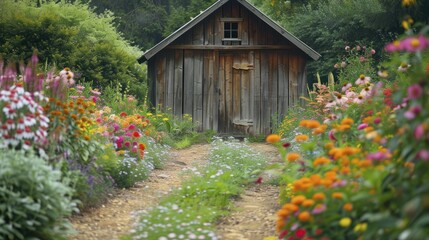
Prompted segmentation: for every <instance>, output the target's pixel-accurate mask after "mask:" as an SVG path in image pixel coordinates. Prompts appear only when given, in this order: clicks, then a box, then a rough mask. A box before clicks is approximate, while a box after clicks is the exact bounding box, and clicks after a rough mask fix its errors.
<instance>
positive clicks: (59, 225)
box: [0, 150, 76, 239]
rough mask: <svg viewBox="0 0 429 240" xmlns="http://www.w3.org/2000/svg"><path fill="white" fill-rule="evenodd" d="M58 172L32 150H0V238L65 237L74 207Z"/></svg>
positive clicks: (65, 182) (67, 187) (65, 184)
mask: <svg viewBox="0 0 429 240" xmlns="http://www.w3.org/2000/svg"><path fill="white" fill-rule="evenodd" d="M72 194H73V190H72V188H70V187H69V186H68V182H67V178H63V179H62V177H61V171H59V170H57V169H53V168H52V167H50V166H48V165H47V164H46V163H45V162H44V160H43V159H41V158H39V157H37V156H35V155H34V154H32V153H24V152H22V151H14V150H4V151H2V152H0V238H1V239H5V238H6V239H28V238H32V239H65V234H67V233H68V232H69V230H71V227H70V225H69V222H68V221H67V220H66V219H65V217H67V216H69V215H70V214H71V213H72V212H73V211H75V210H76V202H74V201H73V200H71V196H72Z"/></svg>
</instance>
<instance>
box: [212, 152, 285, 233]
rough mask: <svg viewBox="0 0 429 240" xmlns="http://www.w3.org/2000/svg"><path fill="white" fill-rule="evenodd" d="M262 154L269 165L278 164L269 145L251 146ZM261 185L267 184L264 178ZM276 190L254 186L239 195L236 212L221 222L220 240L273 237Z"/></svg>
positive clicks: (264, 186)
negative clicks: (268, 161) (267, 159)
mask: <svg viewBox="0 0 429 240" xmlns="http://www.w3.org/2000/svg"><path fill="white" fill-rule="evenodd" d="M251 146H252V147H253V148H254V149H256V150H257V151H258V152H260V153H262V154H265V156H267V157H268V158H269V160H270V162H272V163H274V162H279V161H280V159H279V156H278V151H277V149H276V148H275V147H273V146H272V145H268V144H251ZM262 176H263V181H268V179H267V178H269V176H267V175H266V174H263V175H262ZM278 194H279V189H278V187H276V186H272V185H268V184H264V183H262V184H254V185H251V186H250V187H248V188H247V189H246V190H245V191H244V193H242V194H241V196H240V198H238V199H237V200H236V202H235V204H234V206H235V211H234V212H233V213H232V214H231V215H229V216H227V217H225V218H224V219H221V221H220V224H219V225H218V227H217V229H218V231H217V234H218V235H219V236H220V238H221V239H223V240H262V239H263V238H264V237H268V236H275V235H276V231H275V228H276V212H277V210H278V209H279V207H280V206H279V204H278V202H277V199H278Z"/></svg>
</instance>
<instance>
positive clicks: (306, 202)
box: [302, 199, 314, 207]
mask: <svg viewBox="0 0 429 240" xmlns="http://www.w3.org/2000/svg"><path fill="white" fill-rule="evenodd" d="M313 205H314V200H313V199H306V200H304V202H302V206H303V207H311V206H313Z"/></svg>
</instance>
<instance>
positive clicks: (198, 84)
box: [192, 51, 204, 130]
mask: <svg viewBox="0 0 429 240" xmlns="http://www.w3.org/2000/svg"><path fill="white" fill-rule="evenodd" d="M203 56H204V55H203V51H195V52H194V77H193V79H194V82H193V85H194V86H193V101H194V102H193V104H192V105H193V112H192V121H193V122H194V123H195V124H197V125H198V130H201V129H202V124H203V66H204V65H203Z"/></svg>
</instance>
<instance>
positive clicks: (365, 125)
mask: <svg viewBox="0 0 429 240" xmlns="http://www.w3.org/2000/svg"><path fill="white" fill-rule="evenodd" d="M366 127H368V124H367V123H362V124H360V125H359V126H358V130H362V129H365V128H366Z"/></svg>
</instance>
